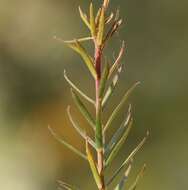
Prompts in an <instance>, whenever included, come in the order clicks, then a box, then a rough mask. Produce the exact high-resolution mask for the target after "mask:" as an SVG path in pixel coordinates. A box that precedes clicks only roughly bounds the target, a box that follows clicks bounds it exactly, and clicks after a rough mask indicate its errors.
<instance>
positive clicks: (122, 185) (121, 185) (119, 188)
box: [114, 162, 132, 190]
mask: <svg viewBox="0 0 188 190" xmlns="http://www.w3.org/2000/svg"><path fill="white" fill-rule="evenodd" d="M131 168H132V162H130V164H129V165H128V168H127V169H126V171H125V173H124V175H123V176H122V178H121V180H120V182H119V184H118V185H117V186H116V187H115V189H114V190H124V188H125V183H126V182H127V179H128V176H129V173H130V171H131Z"/></svg>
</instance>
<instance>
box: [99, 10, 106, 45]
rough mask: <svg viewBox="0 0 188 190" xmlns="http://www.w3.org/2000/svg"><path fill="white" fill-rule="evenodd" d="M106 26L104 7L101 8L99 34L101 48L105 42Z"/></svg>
mask: <svg viewBox="0 0 188 190" xmlns="http://www.w3.org/2000/svg"><path fill="white" fill-rule="evenodd" d="M104 25H105V18H104V7H102V8H101V14H100V19H99V28H98V34H97V44H98V45H99V46H100V45H102V42H103V35H104Z"/></svg>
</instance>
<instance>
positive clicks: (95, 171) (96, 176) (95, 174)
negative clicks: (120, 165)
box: [86, 140, 102, 189]
mask: <svg viewBox="0 0 188 190" xmlns="http://www.w3.org/2000/svg"><path fill="white" fill-rule="evenodd" d="M86 154H87V159H88V162H89V165H90V168H91V171H92V174H93V177H94V179H95V182H96V184H97V187H98V188H99V189H100V188H101V187H102V181H101V178H100V175H99V172H98V169H97V166H96V164H95V161H94V158H93V156H92V153H91V151H90V149H89V144H88V141H87V140H86Z"/></svg>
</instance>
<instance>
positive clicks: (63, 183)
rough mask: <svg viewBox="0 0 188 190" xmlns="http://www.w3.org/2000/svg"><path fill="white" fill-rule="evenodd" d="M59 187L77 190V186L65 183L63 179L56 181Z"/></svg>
mask: <svg viewBox="0 0 188 190" xmlns="http://www.w3.org/2000/svg"><path fill="white" fill-rule="evenodd" d="M58 183H59V185H60V187H62V188H64V189H67V190H78V188H77V187H75V186H73V185H70V184H68V183H65V182H63V181H58Z"/></svg>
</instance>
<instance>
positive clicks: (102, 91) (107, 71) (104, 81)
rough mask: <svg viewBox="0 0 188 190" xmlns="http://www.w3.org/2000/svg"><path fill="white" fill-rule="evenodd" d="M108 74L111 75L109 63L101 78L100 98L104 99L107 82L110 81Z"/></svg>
mask: <svg viewBox="0 0 188 190" xmlns="http://www.w3.org/2000/svg"><path fill="white" fill-rule="evenodd" d="M108 74H109V64H108V62H106V64H105V67H104V70H103V73H102V77H101V81H100V86H99V97H100V98H102V97H103V94H104V90H105V87H106V82H107V79H108Z"/></svg>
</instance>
